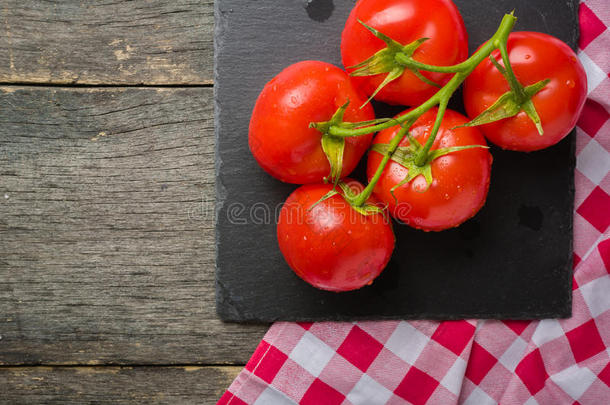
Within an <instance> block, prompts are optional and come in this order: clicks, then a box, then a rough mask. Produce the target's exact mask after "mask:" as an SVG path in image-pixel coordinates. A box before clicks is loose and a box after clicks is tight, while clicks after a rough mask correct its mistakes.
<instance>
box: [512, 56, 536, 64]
mask: <svg viewBox="0 0 610 405" xmlns="http://www.w3.org/2000/svg"><path fill="white" fill-rule="evenodd" d="M531 57H532V55H525V56H524V57H523V58H525V59H526V60H527V59H529V58H531ZM511 65H512V63H511Z"/></svg>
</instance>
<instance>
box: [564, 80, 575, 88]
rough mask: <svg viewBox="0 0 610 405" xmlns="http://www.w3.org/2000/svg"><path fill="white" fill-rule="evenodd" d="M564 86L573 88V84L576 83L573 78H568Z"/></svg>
mask: <svg viewBox="0 0 610 405" xmlns="http://www.w3.org/2000/svg"><path fill="white" fill-rule="evenodd" d="M566 86H568V87H569V88H571V89H573V88H574V86H576V83H574V80H568V81H566Z"/></svg>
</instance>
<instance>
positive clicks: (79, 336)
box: [0, 87, 266, 364]
mask: <svg viewBox="0 0 610 405" xmlns="http://www.w3.org/2000/svg"><path fill="white" fill-rule="evenodd" d="M213 125H214V123H213V117H212V89H211V88H182V89H180V88H161V89H137V88H91V89H89V88H79V89H62V88H45V87H0V335H1V339H0V364H243V363H245V362H246V361H247V359H248V357H249V356H250V354H251V353H252V351H253V350H254V348H255V346H256V345H257V343H258V342H259V340H260V338H261V337H262V335H263V333H264V331H265V329H266V327H265V326H263V325H236V324H224V323H222V322H221V321H219V320H218V319H217V317H216V314H215V308H214V229H213V217H214V150H213V146H214V138H213Z"/></svg>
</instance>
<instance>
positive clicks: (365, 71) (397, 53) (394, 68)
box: [348, 20, 441, 108]
mask: <svg viewBox="0 0 610 405" xmlns="http://www.w3.org/2000/svg"><path fill="white" fill-rule="evenodd" d="M358 22H359V23H360V24H362V25H363V26H364V28H366V29H367V30H369V31H370V32H371V33H372V34H373V35H375V36H376V37H377V38H379V39H381V40H382V41H383V42H385V44H386V47H385V48H383V49H381V50H379V51H377V52H376V53H375V54H374V55H373V56H371V57H369V58H368V59H366V60H364V61H362V62H360V63H358V64H357V65H354V66H349V67H348V69H356V70H354V71H353V72H352V73H350V75H351V76H374V75H379V74H383V73H387V75H386V77H385V79H384V80H383V81H382V82H381V84H380V85H379V86H378V87H377V89H375V91H374V92H373V94H371V96H370V97H369V99H368V100H366V102H365V103H364V104H363V105H362V106H361V107H360V108H362V107H364V106H365V105H366V104H367V103H369V102H370V101H371V100H372V99H373V98H374V97H375V96H376V95H377V93H379V91H381V89H383V88H384V87H385V86H386V85H387V84H388V83H390V82H391V81H393V80H396V79H398V78H399V77H400V76H402V74H403V73H404V71H405V70H406V69H409V70H410V71H411V72H413V74H414V75H415V76H416V77H417V78H418V79H420V80H421V81H423V82H424V83H426V84H429V85H431V86H434V87H439V88H440V87H441V86H440V85H439V84H438V83H435V82H433V81H432V80H430V79H428V78H427V77H425V76H424V75H422V74H421V72H420V70H419V69H418V68H417V67H415V63H416V62H415V61H414V60H413V58H412V56H413V53H414V52H415V50H417V48H419V46H420V45H421V44H423V43H424V42H426V41H427V40H428V39H430V38H420V39H417V40H415V41H413V42H411V43H410V44H407V45H403V44H401V43H400V42H397V41H395V40H393V39H392V38H390V37H389V36H387V35H385V34H383V33H382V32H380V31H379V30H376V29H375V28H373V27H371V26H369V25H367V24H365V23H364V22H362V21H360V20H358ZM411 62H414V63H411Z"/></svg>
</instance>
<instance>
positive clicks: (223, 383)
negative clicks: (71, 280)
mask: <svg viewBox="0 0 610 405" xmlns="http://www.w3.org/2000/svg"><path fill="white" fill-rule="evenodd" d="M240 369H241V368H240V367H32V368H30V367H14V368H0V392H1V393H2V394H0V404H84V403H87V404H204V405H207V404H215V403H216V401H218V399H219V398H220V396H221V395H222V394H223V392H224V390H226V388H227V387H228V386H229V384H231V381H232V380H233V379H234V378H235V376H237V374H238V373H239V371H240Z"/></svg>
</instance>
